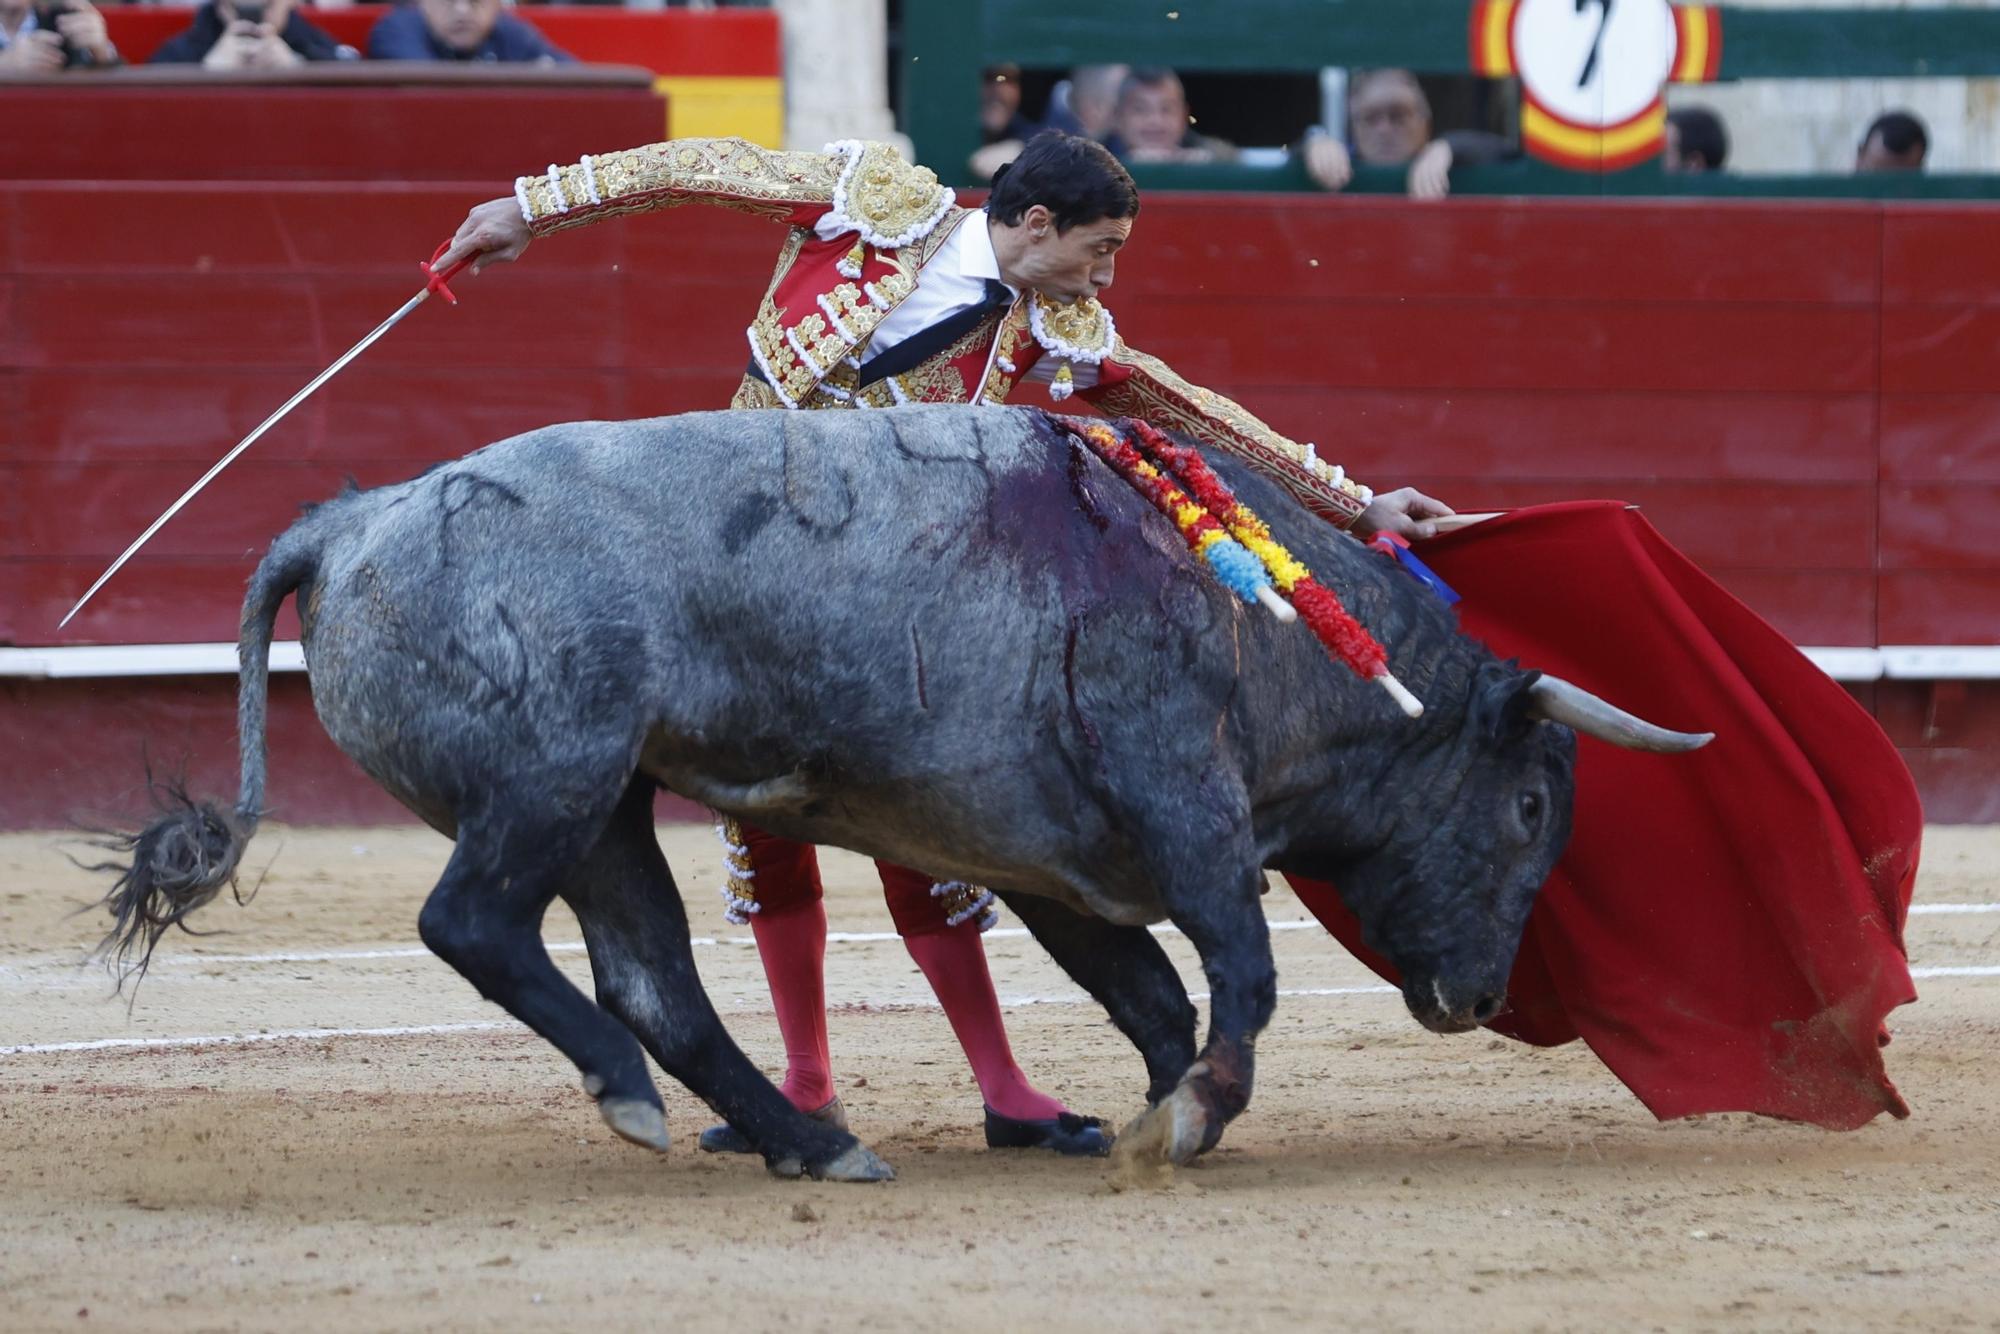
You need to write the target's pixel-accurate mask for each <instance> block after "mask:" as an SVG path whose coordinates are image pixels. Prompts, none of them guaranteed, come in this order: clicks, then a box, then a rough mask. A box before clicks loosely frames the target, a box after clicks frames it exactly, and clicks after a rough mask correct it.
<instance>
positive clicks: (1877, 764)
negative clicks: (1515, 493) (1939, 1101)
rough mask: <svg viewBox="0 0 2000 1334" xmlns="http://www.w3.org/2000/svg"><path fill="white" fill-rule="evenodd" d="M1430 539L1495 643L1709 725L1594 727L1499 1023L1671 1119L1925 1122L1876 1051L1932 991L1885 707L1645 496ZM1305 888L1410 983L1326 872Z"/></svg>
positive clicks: (1900, 776) (1323, 912) (1317, 908)
mask: <svg viewBox="0 0 2000 1334" xmlns="http://www.w3.org/2000/svg"><path fill="white" fill-rule="evenodd" d="M1420 550H1421V554H1422V557H1423V559H1424V561H1425V563H1426V564H1428V565H1429V566H1430V567H1431V568H1432V569H1434V570H1436V571H1437V573H1438V574H1439V575H1440V576H1442V577H1443V579H1444V580H1445V582H1447V583H1448V584H1450V585H1451V586H1452V587H1453V588H1454V589H1456V590H1457V591H1458V593H1459V594H1460V595H1461V596H1462V597H1463V598H1464V601H1463V602H1462V603H1460V604H1459V615H1460V622H1461V624H1462V626H1463V628H1464V629H1465V631H1466V633H1468V634H1470V635H1472V636H1473V637H1474V638H1476V639H1478V640H1480V641H1481V642H1483V643H1485V644H1486V645H1487V646H1488V647H1489V648H1491V649H1492V650H1493V651H1494V652H1495V653H1498V654H1499V655H1500V656H1501V657H1503V658H1514V657H1518V658H1519V659H1520V660H1521V662H1522V664H1523V665H1524V666H1529V667H1537V668H1541V669H1542V670H1544V671H1548V672H1551V673H1554V674H1555V675H1558V676H1562V677H1566V678H1568V679H1569V680H1571V681H1573V682H1575V683H1576V684H1578V685H1580V686H1582V687H1584V688H1585V689H1587V690H1591V691H1594V692H1596V693H1597V694H1600V695H1602V696H1604V698H1606V699H1607V700H1610V701H1611V702H1612V703H1614V704H1617V705H1618V706H1619V707H1621V708H1624V709H1628V710H1630V711H1631V712H1633V713H1636V714H1639V715H1640V716H1641V717H1644V718H1646V719H1648V720H1649V721H1651V722H1656V723H1659V724H1661V725H1663V726H1666V727H1673V728H1679V729H1684V730H1687V731H1712V732H1714V733H1716V739H1715V741H1714V742H1713V743H1711V744H1710V745H1709V746H1708V747H1707V748H1706V749H1704V750H1701V751H1697V752H1695V753H1694V754H1692V755H1678V756H1675V755H1648V754H1641V753H1638V752H1633V751H1624V750H1618V749H1616V748H1614V747H1612V746H1608V745H1605V744H1603V743H1601V742H1598V741H1595V740H1591V739H1588V738H1583V739H1579V741H1578V744H1577V764H1576V817H1575V832H1574V834H1573V835H1572V837H1571V839H1570V845H1569V849H1568V851H1567V853H1566V854H1565V855H1564V857H1563V859H1562V861H1561V863H1560V864H1558V865H1557V867H1556V870H1555V872H1554V874H1553V875H1551V876H1550V878H1549V881H1548V884H1547V885H1546V886H1544V887H1543V889H1542V894H1541V898H1540V899H1539V901H1538V902H1537V904H1536V906H1535V910H1534V913H1533V915H1532V916H1531V917H1530V918H1529V921H1528V928H1527V933H1526V935H1525V936H1524V938H1523V940H1522V942H1521V953H1520V957H1519V959H1518V960H1517V961H1516V962H1515V965H1514V974H1513V979H1512V982H1511V984H1510V992H1509V1000H1510V1003H1511V1005H1512V1007H1513V1008H1512V1010H1511V1012H1510V1013H1508V1014H1506V1015H1503V1016H1502V1017H1501V1018H1500V1019H1498V1020H1497V1021H1495V1022H1494V1023H1493V1024H1491V1025H1490V1027H1492V1028H1493V1029H1495V1030H1496V1031H1498V1032H1501V1033H1504V1034H1506V1035H1508V1036H1510V1037H1515V1038H1519V1039H1521V1040H1522V1041H1524V1042H1532V1043H1535V1044H1537V1045H1539V1046H1554V1045H1556V1044H1558V1043H1563V1042H1568V1041H1570V1040H1571V1039H1572V1038H1577V1037H1581V1038H1582V1039H1583V1040H1584V1041H1585V1042H1587V1043H1589V1044H1590V1047H1591V1050H1593V1051H1595V1052H1596V1053H1597V1054H1598V1056H1599V1057H1601V1058H1602V1059H1603V1061H1604V1063H1605V1064H1606V1065H1607V1066H1609V1067H1611V1070H1612V1072H1613V1073H1614V1074H1616V1075H1617V1076H1618V1077H1619V1078H1620V1079H1622V1080H1623V1081H1624V1082H1625V1084H1626V1085H1627V1086H1628V1087H1629V1088H1630V1089H1631V1090H1632V1091H1633V1092H1634V1093H1636V1094H1638V1095H1639V1099H1640V1101H1642V1102H1644V1103H1645V1104H1646V1106H1647V1107H1648V1108H1650V1109H1651V1110H1652V1112H1653V1114H1654V1115H1655V1116H1658V1117H1660V1118H1661V1119H1663V1120H1664V1119H1667V1118H1669V1117H1676V1116H1688V1115H1691V1114H1694V1113H1697V1112H1722V1111H1743V1112H1761V1113H1763V1114H1765V1115H1767V1116H1780V1117H1786V1118H1790V1119H1793V1120H1799V1121H1810V1122H1812V1123H1814V1124H1816V1125H1821V1126H1825V1127H1828V1128H1829V1129H1840V1130H1849V1129H1853V1128H1855V1127H1857V1126H1861V1125H1864V1124H1866V1123H1867V1122H1868V1121H1869V1120H1871V1119H1872V1118H1873V1117H1874V1116H1875V1115H1876V1114H1877V1113H1879V1112H1885V1111H1886V1112H1890V1113H1892V1114H1894V1115H1896V1116H1899V1117H1900V1116H1907V1115H1909V1108H1908V1106H1907V1105H1906V1104H1905V1103H1904V1102H1903V1099H1902V1097H1901V1095H1900V1094H1898V1093H1897V1092H1896V1088H1895V1085H1893V1084H1891V1083H1890V1082H1889V1077H1888V1075H1887V1073H1886V1072H1885V1071H1884V1070H1883V1068H1882V1055H1881V1050H1880V1047H1881V1044H1883V1043H1885V1042H1887V1041H1888V1033H1887V1031H1886V1030H1885V1029H1884V1027H1883V1024H1882V1020H1883V1016H1885V1015H1886V1014H1888V1012H1889V1011H1890V1010H1892V1009H1894V1008H1895V1007H1896V1006H1898V1005H1903V1004H1906V1003H1908V1002H1910V1001H1913V1000H1915V999H1916V989H1915V987H1914V986H1913V985H1912V983H1911V981H1910V970H1909V966H1908V961H1907V958H1906V957H1905V954H1904V951H1903V922H1904V918H1905V917H1906V915H1907V913H1908V910H1909V903H1910V891H1911V888H1912V886H1913V883H1914V881H1915V879H1916V873H1917V851H1918V843H1919V840H1920V838H1921V836H1922V833H1923V811H1922V809H1921V808H1920V807H1919V805H1918V803H1917V793H1916V786H1915V784H1914V782H1913V781H1912V780H1911V777H1910V772H1909V769H1908V768H1907V767H1906V766H1905V765H1904V764H1903V762H1902V759H1901V757H1900V756H1898V755H1897V753H1896V750H1895V747H1894V746H1892V745H1891V744H1890V743H1889V739H1888V737H1886V736H1885V735H1883V732H1882V729H1881V728H1880V727H1878V726H1877V725H1876V723H1875V720H1874V719H1873V718H1871V717H1869V716H1868V714H1867V712H1866V711H1864V710H1863V709H1862V708H1861V706H1860V705H1859V704H1857V703H1856V702H1855V701H1854V699H1853V698H1852V697H1851V696H1849V695H1848V693H1847V692H1846V691H1845V690H1843V689H1841V687H1840V686H1839V685H1838V684H1836V683H1835V682H1834V681H1833V680H1831V679H1830V678H1829V677H1827V676H1826V675H1825V674H1824V673H1823V672H1821V671H1820V670H1819V669H1818V668H1817V667H1815V666H1813V664H1812V663H1811V662H1810V661H1808V660H1807V659H1806V658H1805V657H1804V656H1803V655H1802V654H1800V653H1799V651H1798V650H1797V649H1796V648H1794V647H1792V645H1791V643H1790V642H1789V641H1787V640H1786V639H1785V638H1784V636H1782V635H1780V634H1779V633H1778V632H1777V631H1776V630H1774V629H1772V628H1771V627H1770V626H1769V625H1767V624H1766V623H1765V622H1764V621H1763V620H1762V619H1760V618H1759V617H1758V616H1757V615H1756V613H1754V612H1752V611H1751V610H1750V609H1749V608H1748V607H1746V606H1744V605H1743V604H1742V603H1741V602H1738V601H1737V600H1736V599H1735V598H1733V597H1731V596H1730V595H1729V594H1728V593H1726V592H1724V591H1723V589H1722V588H1721V586H1720V585H1718V584H1717V583H1716V582H1715V581H1714V580H1712V579H1710V578H1709V577H1708V576H1707V575H1705V574H1703V573H1702V572H1701V571H1700V570H1699V569H1697V568H1696V567H1695V566H1694V564H1693V563H1692V562H1690V561H1689V560H1688V559H1687V558H1686V557H1684V556H1682V555H1681V554H1680V553H1679V552H1677V551H1675V550H1674V549H1673V547H1671V546H1669V545H1668V544H1667V542H1666V540H1665V539H1664V538H1662V537H1661V536H1660V535H1659V533H1657V532H1656V531H1654V529H1653V526H1652V525H1651V524H1649V523H1647V522H1646V520H1645V519H1644V518H1642V517H1641V516H1640V514H1639V512H1638V511H1637V510H1636V509H1634V508H1631V507H1629V506H1626V505H1623V504H1620V503H1618V502H1614V501H1588V502H1579V503H1573V504H1565V505H1547V506H1540V507H1536V508H1532V509H1523V510H1516V511H1514V512H1512V513H1510V514H1507V515H1504V516H1502V517H1500V518H1497V519H1491V520H1488V521H1487V522H1485V523H1481V524H1477V525H1475V526H1473V527H1470V528H1467V529H1463V530H1461V531H1460V532H1457V533H1453V534H1450V535H1448V536H1445V537H1442V538H1439V539H1437V540H1435V541H1432V542H1427V543H1425V544H1424V545H1423V546H1422V548H1421V549H1420ZM1292 887H1293V888H1294V889H1295V890H1297V891H1298V894H1299V897H1300V899H1301V900H1303V901H1304V903H1305V905H1306V907H1307V908H1309V909H1311V910H1312V912H1313V914H1314V915H1315V916H1317V917H1318V918H1319V919H1320V921H1321V922H1323V923H1325V925H1326V927H1327V929H1328V930H1329V931H1331V932H1333V934H1334V935H1335V936H1337V937H1339V938H1340V941H1341V943H1342V944H1344V945H1346V946H1347V947H1348V949H1350V950H1352V951H1353V952H1354V953H1355V955H1356V956H1357V957H1359V958H1360V959H1362V960H1363V961H1364V962H1365V963H1367V964H1368V965H1369V967H1371V968H1373V969H1374V970H1375V971H1376V972H1378V973H1380V974H1381V975H1382V976H1383V977H1385V978H1388V979H1389V980H1390V981H1392V982H1393V981H1396V980H1397V977H1396V973H1395V970H1394V969H1392V968H1391V967H1390V966H1389V965H1388V964H1387V963H1386V962H1385V961H1384V960H1382V959H1381V958H1379V957H1378V956H1376V955H1374V954H1372V953H1371V952H1370V951H1368V950H1367V949H1366V947H1364V946H1363V945H1362V944H1361V938H1360V931H1359V928H1358V926H1357V925H1356V923H1355V921H1354V919H1353V917H1352V916H1351V915H1349V914H1348V912H1347V910H1346V909H1345V908H1344V907H1343V906H1342V905H1341V903H1340V900H1339V897H1338V896H1337V894H1336V893H1335V891H1334V890H1333V888H1332V886H1330V885H1326V884H1324V883H1321V882H1317V881H1311V880H1303V879H1294V880H1293V881H1292Z"/></svg>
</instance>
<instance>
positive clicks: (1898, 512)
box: [1880, 481, 2000, 643]
mask: <svg viewBox="0 0 2000 1334" xmlns="http://www.w3.org/2000/svg"><path fill="white" fill-rule="evenodd" d="M1880 560H1881V566H1882V568H1883V569H1884V570H1957V571H1966V572H1973V571H1981V570H1983V571H1987V572H1989V573H1992V574H1996V575H2000V481H1994V482H1973V481H1951V482H1900V483H1892V484H1889V485H1886V486H1884V487H1883V488H1882V533H1881V538H1880ZM1989 610H1990V611H1991V613H1992V620H1993V631H1994V640H1993V641H1992V642H1995V643H2000V604H1995V605H1994V606H1993V607H1991V608H1989ZM1898 642H1914V641H1898Z"/></svg>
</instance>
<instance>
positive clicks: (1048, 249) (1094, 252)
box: [1000, 204, 1132, 304]
mask: <svg viewBox="0 0 2000 1334" xmlns="http://www.w3.org/2000/svg"><path fill="white" fill-rule="evenodd" d="M1021 224H1022V226H1023V227H1024V228H1025V230H1026V233H1027V244H1026V245H1025V246H1023V247H1022V249H1021V253H1020V256H1019V258H1018V259H1017V260H1016V261H1015V263H1014V265H1013V270H1014V271H1013V272H1011V273H1003V274H1001V275H1000V276H1001V277H1002V278H1004V279H1005V280H1006V281H1007V282H1008V284H1009V285H1011V286H1014V287H1025V288H1029V289H1031V290H1033V291H1036V292H1039V293H1041V294H1042V295H1043V296H1045V297H1047V298H1048V299H1049V300H1051V301H1055V302H1059V303H1063V304H1067V303H1069V302H1071V301H1081V300H1084V299H1086V298H1088V297H1094V296H1096V295H1097V294H1098V293H1099V292H1101V291H1103V290H1104V289H1105V288H1107V287H1109V286H1111V279H1112V278H1113V276H1114V274H1115V270H1116V268H1117V264H1118V252H1119V251H1120V250H1121V249H1123V248H1124V245H1125V242H1126V241H1127V240H1128V239H1129V238H1130V237H1131V235H1132V219H1130V218H1100V219H1098V220H1097V221H1096V222H1080V223H1078V224H1077V225H1076V226H1074V227H1071V228H1070V229H1069V230H1068V231H1066V232H1065V231H1057V230H1056V225H1055V219H1054V218H1052V217H1051V216H1050V215H1049V211H1048V210H1047V209H1046V208H1043V207H1042V206H1041V205H1040V204H1036V205H1034V206H1033V207H1031V208H1030V209H1029V210H1028V211H1027V214H1026V215H1025V216H1024V217H1023V218H1022V219H1021Z"/></svg>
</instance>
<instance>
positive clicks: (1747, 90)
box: [1667, 0, 2000, 173]
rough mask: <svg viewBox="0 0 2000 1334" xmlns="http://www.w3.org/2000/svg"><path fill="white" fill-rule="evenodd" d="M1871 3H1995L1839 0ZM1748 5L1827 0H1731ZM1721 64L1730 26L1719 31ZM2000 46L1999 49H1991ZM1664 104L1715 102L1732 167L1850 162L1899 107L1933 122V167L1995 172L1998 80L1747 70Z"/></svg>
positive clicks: (1985, 3) (1999, 138)
mask: <svg viewBox="0 0 2000 1334" xmlns="http://www.w3.org/2000/svg"><path fill="white" fill-rule="evenodd" d="M1839 2H1840V3H1842V4H1844V5H1850V6H1853V7H1856V8H1868V9H1938V8H1956V9H1991V8H1993V7H1994V0H1951V3H1948V4H1939V3H1938V2H1937V0H1930V2H1929V3H1923V4H1918V3H1911V0H1839ZM1730 3H1731V4H1732V5H1734V6H1738V7H1741V8H1746V9H1816V8H1822V7H1824V5H1825V4H1826V3H1827V0H1810V2H1808V0H1730ZM1722 43H1723V51H1724V52H1725V54H1724V57H1723V59H1724V62H1725V64H1726V63H1727V60H1728V56H1727V54H1726V53H1727V52H1728V49H1729V28H1728V23H1727V20H1726V19H1725V20H1724V26H1723V31H1722ZM1995 54H1996V55H2000V53H1995ZM1667 102H1668V105H1670V106H1686V105H1690V104H1699V105H1703V106H1708V107H1712V108H1714V109H1715V110H1716V111H1717V112H1718V113H1720V114H1721V116H1722V117H1723V119H1724V120H1726V121H1727V122H1728V123H1729V134H1730V139H1731V149H1730V161H1729V166H1730V168H1731V170H1734V171H1741V172H1752V173H1756V172H1782V173H1789V172H1840V173H1845V172H1848V171H1850V170H1852V169H1853V166H1854V150H1855V146H1856V145H1857V144H1859V143H1860V141H1861V135H1862V131H1864V130H1865V129H1866V128H1867V127H1868V124H1869V122H1871V121H1872V120H1874V119H1875V117H1876V116H1878V115H1880V114H1881V113H1882V112H1884V111H1889V110H1904V111H1911V112H1914V113H1916V115H1917V116H1918V117H1919V118H1920V119H1921V120H1922V121H1923V122H1924V124H1925V125H1926V126H1928V127H1929V129H1930V135H1931V156H1930V167H1931V170H1933V171H1949V172H1959V171H1979V172H2000V79H1832V80H1825V81H1820V80H1800V79H1749V80H1745V81H1743V82H1741V83H1723V84H1715V85H1710V86H1706V87H1675V88H1672V89H1670V90H1669V91H1668V94H1667Z"/></svg>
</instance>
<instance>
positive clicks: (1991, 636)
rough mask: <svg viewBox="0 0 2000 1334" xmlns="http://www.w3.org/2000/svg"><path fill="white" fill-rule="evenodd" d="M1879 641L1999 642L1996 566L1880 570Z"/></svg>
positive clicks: (1999, 593)
mask: <svg viewBox="0 0 2000 1334" xmlns="http://www.w3.org/2000/svg"><path fill="white" fill-rule="evenodd" d="M1880 588H1881V593H1880V598H1881V611H1880V613H1879V615H1878V616H1877V618H1876V630H1877V633H1878V634H1879V635H1880V636H1881V638H1880V639H1878V640H1877V641H1876V642H1877V643H1882V644H1994V643H2000V569H1985V570H1884V571H1883V572H1882V575H1881V579H1880Z"/></svg>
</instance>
